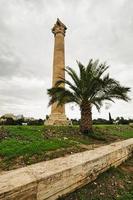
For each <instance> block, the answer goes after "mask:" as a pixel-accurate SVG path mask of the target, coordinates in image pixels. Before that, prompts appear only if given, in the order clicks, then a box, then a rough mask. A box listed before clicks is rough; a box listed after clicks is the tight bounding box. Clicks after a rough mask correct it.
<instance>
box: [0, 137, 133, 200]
mask: <svg viewBox="0 0 133 200" xmlns="http://www.w3.org/2000/svg"><path fill="white" fill-rule="evenodd" d="M132 151H133V138H132V139H128V140H124V141H121V142H116V143H112V144H110V145H106V146H102V147H99V148H96V149H94V150H90V151H85V152H83V153H76V154H73V155H70V156H66V157H61V158H57V159H54V160H50V161H46V162H41V163H37V164H34V165H30V166H28V167H24V168H20V169H16V170H12V171H9V172H7V173H5V174H3V175H1V176H0V200H44V199H47V200H54V199H57V198H58V197H59V196H61V195H63V194H66V193H68V192H71V191H73V190H75V189H77V188H78V187H81V186H83V185H85V184H87V183H89V182H91V181H92V180H94V179H95V178H96V177H97V176H98V174H100V173H102V172H104V171H105V170H107V169H108V168H110V167H111V166H117V165H119V164H120V163H121V162H123V161H124V160H126V159H127V158H128V157H129V156H131V154H132Z"/></svg>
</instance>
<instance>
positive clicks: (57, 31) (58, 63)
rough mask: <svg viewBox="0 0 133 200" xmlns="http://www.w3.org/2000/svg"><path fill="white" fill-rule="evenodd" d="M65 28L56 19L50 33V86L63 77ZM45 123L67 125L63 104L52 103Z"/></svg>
mask: <svg viewBox="0 0 133 200" xmlns="http://www.w3.org/2000/svg"><path fill="white" fill-rule="evenodd" d="M66 29H67V28H66V26H65V25H64V24H63V23H62V22H61V21H60V20H59V19H57V22H56V24H55V25H54V27H53V28H52V33H53V34H54V37H55V43H54V59H53V79H52V81H53V82H52V86H55V83H56V82H57V81H58V80H59V79H60V78H65V71H64V68H65V47H64V36H65V32H66ZM62 87H64V85H62ZM45 125H69V121H68V120H67V118H66V116H65V105H63V106H58V107H57V103H54V104H53V105H52V108H51V115H50V117H49V119H48V120H46V122H45Z"/></svg>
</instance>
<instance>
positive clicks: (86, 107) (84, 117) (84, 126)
mask: <svg viewBox="0 0 133 200" xmlns="http://www.w3.org/2000/svg"><path fill="white" fill-rule="evenodd" d="M80 110H81V122H80V131H81V132H82V133H85V134H86V133H91V132H92V112H91V104H90V103H89V102H88V101H85V102H82V105H81V107H80Z"/></svg>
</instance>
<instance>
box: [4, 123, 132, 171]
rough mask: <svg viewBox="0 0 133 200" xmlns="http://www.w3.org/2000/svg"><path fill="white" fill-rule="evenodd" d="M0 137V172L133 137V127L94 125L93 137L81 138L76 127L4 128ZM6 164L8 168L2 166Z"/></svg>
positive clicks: (82, 136)
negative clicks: (0, 170)
mask: <svg viewBox="0 0 133 200" xmlns="http://www.w3.org/2000/svg"><path fill="white" fill-rule="evenodd" d="M5 133H6V134H5ZM0 134H5V137H4V138H1V137H0V138H1V140H0V169H2V170H3V169H12V167H13V168H18V167H21V162H22V163H25V165H27V163H28V160H32V161H31V163H35V162H39V161H42V160H47V159H51V158H55V157H59V156H62V155H65V154H70V153H75V152H79V151H83V150H86V149H84V148H83V147H81V144H84V145H90V144H97V143H98V144H101V145H102V144H106V143H110V142H113V141H116V140H117V139H127V138H130V137H133V128H132V127H129V126H127V125H123V126H122V125H104V126H103V125H98V126H94V134H93V135H91V136H84V135H82V134H81V133H80V132H79V127H78V126H4V127H0ZM57 150H58V152H57ZM53 151H54V153H53ZM49 152H52V153H51V154H50V153H49ZM46 154H47V156H45V155H46ZM51 155H52V156H51ZM35 157H36V158H35ZM25 160H26V161H25ZM6 163H8V164H9V163H10V164H9V165H10V166H7V167H6Z"/></svg>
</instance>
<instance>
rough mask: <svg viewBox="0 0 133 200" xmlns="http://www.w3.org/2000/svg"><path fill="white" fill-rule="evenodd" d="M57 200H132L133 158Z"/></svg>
mask: <svg viewBox="0 0 133 200" xmlns="http://www.w3.org/2000/svg"><path fill="white" fill-rule="evenodd" d="M59 200H133V157H132V158H131V159H129V160H127V161H126V162H125V163H124V164H122V165H121V166H119V167H118V168H111V169H109V170H108V171H106V172H104V173H103V174H101V175H99V177H98V178H97V179H96V180H95V181H93V182H91V183H89V184H88V185H86V186H84V187H82V188H81V189H78V190H77V191H75V192H73V193H71V194H69V195H67V196H66V197H62V198H59Z"/></svg>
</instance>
